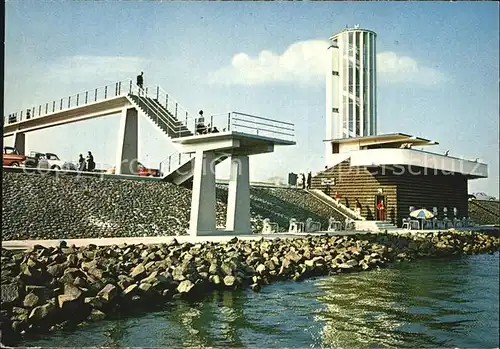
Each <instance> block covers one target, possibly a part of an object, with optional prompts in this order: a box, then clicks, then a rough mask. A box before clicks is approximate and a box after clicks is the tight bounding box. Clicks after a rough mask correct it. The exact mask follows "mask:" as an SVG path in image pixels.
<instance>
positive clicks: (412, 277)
mask: <svg viewBox="0 0 500 349" xmlns="http://www.w3.org/2000/svg"><path fill="white" fill-rule="evenodd" d="M490 257H491V259H492V261H490V262H493V263H489V264H488V265H490V264H491V265H495V263H494V261H495V258H498V256H497V257H494V256H490ZM474 258H477V256H473V257H466V258H462V259H456V260H454V261H451V262H450V261H449V260H447V261H445V260H432V261H420V262H418V268H415V264H414V262H413V263H404V264H401V265H398V266H397V267H395V268H390V269H383V270H378V271H372V272H370V273H362V274H350V275H342V276H338V277H333V278H327V279H322V280H319V281H318V282H317V284H316V285H317V286H318V288H320V289H321V290H323V291H324V292H325V294H324V296H320V297H319V298H318V299H319V300H320V301H321V302H322V303H323V304H324V305H325V306H324V308H323V310H322V311H321V312H320V313H319V314H317V316H316V320H317V321H324V323H325V325H324V327H323V330H322V341H323V345H327V346H333V347H348V348H350V347H359V346H362V347H378V346H383V347H415V346H422V347H429V346H430V347H443V346H463V345H464V343H468V345H472V346H483V345H484V342H483V343H481V341H483V340H484V338H483V339H481V338H478V339H479V341H478V340H476V339H474V338H471V337H469V334H470V332H471V329H473V331H484V325H485V321H484V320H485V319H484V318H485V316H484V314H485V313H489V312H490V309H489V307H490V304H489V303H490V302H491V303H493V302H494V303H495V304H496V305H498V263H496V265H497V267H496V270H494V269H493V270H489V271H488V272H487V273H486V274H488V275H489V278H487V279H486V281H485V280H484V277H482V276H481V274H484V270H483V271H480V270H478V269H479V268H477V263H474ZM493 268H494V267H493ZM492 275H493V276H495V275H496V282H495V281H494V280H492V279H491V276H492ZM483 276H484V275H483ZM481 280H482V283H483V286H487V288H489V290H484V291H485V295H484V297H486V298H489V299H488V300H487V299H486V298H483V297H478V294H477V292H478V291H479V290H478V282H481ZM492 288H493V289H492ZM495 298H496V299H495ZM496 310H497V311H496V314H497V315H496V319H495V318H493V319H491V320H490V321H492V322H495V321H496V323H497V324H498V307H497V309H496ZM493 327H495V325H493ZM490 328H491V325H490ZM495 333H498V325H496V331H495ZM487 337H489V338H492V336H491V335H489V336H487ZM493 338H494V337H493ZM497 343H498V342H497ZM490 345H495V343H494V342H492V343H491V344H490ZM496 345H498V344H496Z"/></svg>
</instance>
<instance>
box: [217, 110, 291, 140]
mask: <svg viewBox="0 0 500 349" xmlns="http://www.w3.org/2000/svg"><path fill="white" fill-rule="evenodd" d="M207 120H208V121H207V122H208V123H210V124H211V125H212V127H213V126H216V127H217V129H218V130H219V132H221V131H222V132H223V131H226V130H227V131H235V132H241V133H247V134H252V135H257V136H263V137H269V138H275V139H280V140H287V141H293V140H294V138H295V125H294V124H293V123H291V122H286V121H280V120H275V119H269V118H265V117H262V116H256V115H251V114H246V113H241V112H236V111H232V112H228V113H220V114H214V115H210V117H209V118H208V119H207Z"/></svg>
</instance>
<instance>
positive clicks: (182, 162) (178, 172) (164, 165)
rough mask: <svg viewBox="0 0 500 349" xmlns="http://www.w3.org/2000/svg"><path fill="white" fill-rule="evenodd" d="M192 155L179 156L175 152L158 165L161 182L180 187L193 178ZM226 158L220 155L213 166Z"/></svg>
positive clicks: (179, 154) (224, 155)
mask: <svg viewBox="0 0 500 349" xmlns="http://www.w3.org/2000/svg"><path fill="white" fill-rule="evenodd" d="M192 155H193V154H181V153H179V152H175V153H173V154H171V155H170V156H169V157H168V158H166V159H165V160H163V161H162V162H161V163H160V172H162V180H164V181H167V182H172V183H174V184H177V185H182V184H185V183H186V182H188V181H189V180H191V178H193V171H194V157H193V156H192ZM227 158H228V156H227V155H226V154H221V155H220V156H219V157H217V159H216V160H215V165H218V164H220V163H221V162H222V161H224V160H226V159H227Z"/></svg>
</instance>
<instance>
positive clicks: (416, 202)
mask: <svg viewBox="0 0 500 349" xmlns="http://www.w3.org/2000/svg"><path fill="white" fill-rule="evenodd" d="M431 172H432V171H431ZM393 178H394V181H395V182H396V183H397V194H398V211H399V212H401V214H400V215H399V217H398V223H401V220H402V218H405V217H408V214H409V208H410V206H415V208H417V209H418V208H426V209H427V210H429V211H431V212H432V208H433V207H437V209H438V218H439V219H442V218H444V213H443V208H445V207H446V208H447V209H448V213H447V216H448V218H453V207H456V208H457V216H458V217H459V218H462V217H467V216H468V198H467V190H468V186H467V185H468V183H467V177H465V176H463V175H460V174H443V173H437V174H434V173H433V172H432V173H428V174H427V175H411V174H409V173H407V174H404V175H400V176H394V177H393Z"/></svg>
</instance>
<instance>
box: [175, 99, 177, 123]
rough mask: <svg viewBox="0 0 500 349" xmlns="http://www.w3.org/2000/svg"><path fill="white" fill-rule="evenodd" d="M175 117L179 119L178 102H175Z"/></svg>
mask: <svg viewBox="0 0 500 349" xmlns="http://www.w3.org/2000/svg"><path fill="white" fill-rule="evenodd" d="M174 117H175V120H177V102H175V115H174Z"/></svg>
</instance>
